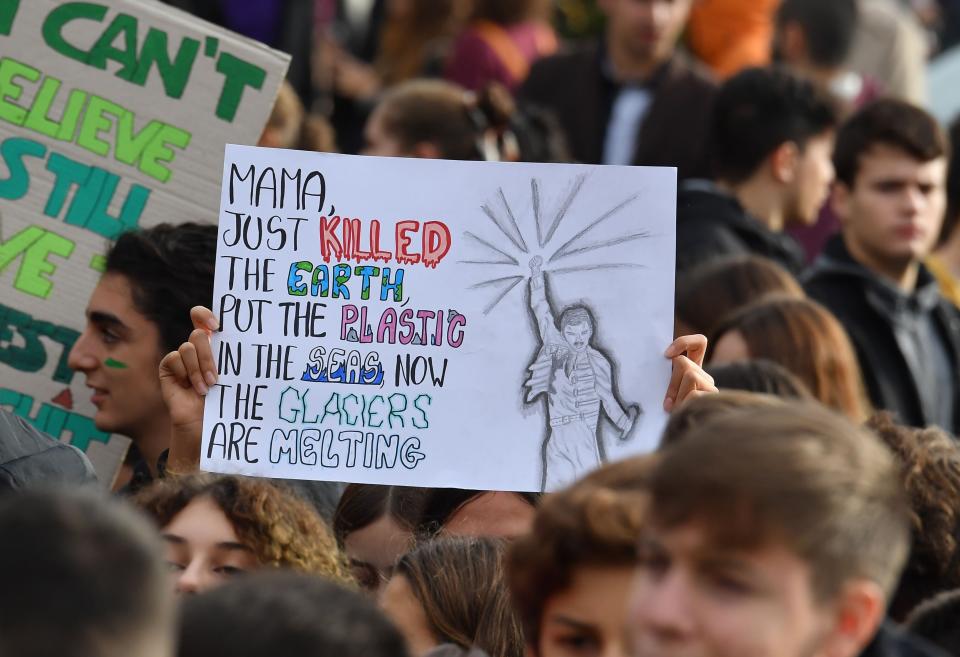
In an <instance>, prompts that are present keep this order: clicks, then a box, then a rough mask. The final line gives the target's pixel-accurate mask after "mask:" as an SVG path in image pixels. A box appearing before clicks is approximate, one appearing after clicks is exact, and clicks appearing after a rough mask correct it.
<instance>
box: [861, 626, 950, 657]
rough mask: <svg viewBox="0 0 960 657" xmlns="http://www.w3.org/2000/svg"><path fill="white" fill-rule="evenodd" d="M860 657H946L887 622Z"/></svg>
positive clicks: (929, 645) (917, 638)
mask: <svg viewBox="0 0 960 657" xmlns="http://www.w3.org/2000/svg"><path fill="white" fill-rule="evenodd" d="M860 657H947V654H946V653H945V652H942V651H941V650H940V649H939V648H938V647H936V646H934V645H932V644H930V643H929V642H927V641H924V640H923V639H921V638H920V637H917V636H913V635H912V634H909V633H908V632H906V631H904V630H902V629H900V628H899V627H897V626H896V625H894V624H893V623H891V622H889V621H887V622H885V623H884V624H883V625H881V626H880V630H879V631H878V632H877V635H876V636H875V637H874V638H873V641H871V642H870V645H869V646H867V648H866V650H864V651H863V652H862V653H860Z"/></svg>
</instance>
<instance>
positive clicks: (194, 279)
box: [68, 223, 217, 492]
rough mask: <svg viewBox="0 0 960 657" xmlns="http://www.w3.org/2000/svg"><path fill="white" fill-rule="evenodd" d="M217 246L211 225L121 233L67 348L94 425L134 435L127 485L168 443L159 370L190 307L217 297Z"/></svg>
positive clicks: (139, 479)
mask: <svg viewBox="0 0 960 657" xmlns="http://www.w3.org/2000/svg"><path fill="white" fill-rule="evenodd" d="M216 249H217V227H216V226H214V225H200V224H194V223H185V224H180V225H177V226H174V225H170V224H161V225H158V226H154V227H152V228H147V229H145V230H138V231H131V232H128V233H124V234H122V235H120V237H119V238H117V240H116V242H115V243H114V244H113V245H112V246H111V247H110V249H109V251H108V252H107V256H106V271H105V273H104V274H103V276H102V277H101V279H100V282H99V283H98V284H97V287H96V288H95V289H94V291H93V294H91V296H90V301H89V302H88V304H87V310H86V316H87V324H86V327H85V328H84V330H83V333H82V334H81V335H80V337H79V338H78V339H77V341H76V343H74V345H73V348H72V349H71V350H70V356H69V361H68V362H69V364H70V367H71V368H73V369H74V370H77V371H78V372H82V373H83V374H84V375H85V376H86V383H87V386H88V387H89V388H92V389H93V403H94V405H95V406H96V407H97V412H96V415H94V418H93V420H94V422H95V423H96V425H97V428H98V429H100V430H102V431H110V432H112V433H118V434H121V435H124V436H127V437H129V438H130V439H131V440H132V441H133V445H134V447H135V448H136V450H137V456H136V458H135V463H134V464H133V465H134V473H133V480H132V481H131V486H130V492H133V491H134V490H135V489H136V488H138V487H140V486H142V485H143V484H145V483H147V482H149V481H150V480H151V479H153V478H155V477H156V476H157V474H158V461H160V460H161V459H160V457H161V455H162V454H163V452H164V450H166V449H167V448H168V447H169V442H170V429H171V425H170V419H169V416H168V414H167V408H166V406H165V405H164V403H163V397H162V395H161V394H160V381H159V377H158V374H157V372H158V369H159V366H160V360H161V359H162V358H163V356H164V355H165V354H166V353H167V352H169V351H172V350H173V349H176V348H177V347H178V346H179V345H180V343H181V342H183V341H184V339H186V337H187V336H188V335H190V331H191V330H192V324H191V322H190V308H192V307H193V306H198V305H209V304H210V302H211V300H212V298H213V272H214V265H215V260H216Z"/></svg>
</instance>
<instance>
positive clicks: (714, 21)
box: [687, 0, 780, 78]
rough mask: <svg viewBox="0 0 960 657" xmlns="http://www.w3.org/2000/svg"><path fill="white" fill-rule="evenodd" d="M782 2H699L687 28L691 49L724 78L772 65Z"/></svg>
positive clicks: (754, 0)
mask: <svg viewBox="0 0 960 657" xmlns="http://www.w3.org/2000/svg"><path fill="white" fill-rule="evenodd" d="M779 4H780V1H779V0H698V1H697V2H694V3H693V10H692V11H691V13H690V22H689V24H688V25H687V43H688V45H689V47H690V50H691V51H693V53H694V54H695V55H696V56H697V57H699V58H700V59H701V60H703V61H704V62H705V63H706V64H707V65H708V66H709V67H710V68H711V69H712V70H713V72H714V73H716V74H717V76H719V77H720V78H727V77H729V76H731V75H733V74H735V73H737V72H738V71H740V70H742V69H744V68H747V67H750V66H764V65H766V64H769V63H770V47H771V44H772V43H773V19H774V16H775V14H776V11H777V6H778V5H779Z"/></svg>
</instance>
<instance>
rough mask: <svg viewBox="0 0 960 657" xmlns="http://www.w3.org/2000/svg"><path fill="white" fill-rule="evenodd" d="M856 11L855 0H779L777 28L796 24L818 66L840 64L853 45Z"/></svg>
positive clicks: (812, 58)
mask: <svg viewBox="0 0 960 657" xmlns="http://www.w3.org/2000/svg"><path fill="white" fill-rule="evenodd" d="M858 18H859V12H858V11H857V3H856V0H782V2H781V3H780V7H779V9H778V10H777V18H776V21H777V27H778V28H780V29H782V28H783V27H785V26H786V25H789V24H791V23H793V24H796V25H799V26H800V29H801V30H803V35H804V39H805V40H806V46H807V54H808V55H809V57H810V59H811V61H812V62H813V63H814V64H816V65H817V66H823V67H828V68H835V67H838V66H842V65H843V63H844V62H846V60H847V56H848V55H849V54H850V49H851V48H852V47H853V38H854V36H855V35H856V31H857V22H858Z"/></svg>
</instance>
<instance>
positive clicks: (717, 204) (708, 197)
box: [677, 180, 804, 277]
mask: <svg viewBox="0 0 960 657" xmlns="http://www.w3.org/2000/svg"><path fill="white" fill-rule="evenodd" d="M736 255H758V256H763V257H765V258H769V259H771V260H773V261H774V262H776V263H777V264H779V265H781V266H782V267H784V268H785V269H786V270H787V271H789V272H790V273H791V274H794V275H798V274H799V273H800V271H801V269H802V268H803V260H804V259H803V249H801V248H800V245H799V244H797V242H796V241H795V240H794V239H793V238H792V237H790V236H789V235H786V234H783V233H775V232H773V231H772V230H770V229H769V228H767V227H766V226H764V225H763V224H762V223H760V221H759V220H758V219H756V218H754V217H752V216H751V215H750V214H748V213H747V211H746V210H745V209H744V208H743V206H742V205H740V202H739V201H737V199H736V198H734V197H733V196H730V195H729V194H727V193H725V192H723V191H721V190H720V189H718V188H717V187H716V186H715V185H714V184H713V183H711V182H709V181H706V180H690V181H687V182H685V183H683V184H682V185H680V189H679V192H678V194H677V276H678V277H679V276H681V275H682V274H684V273H685V272H688V271H690V270H692V269H693V268H694V267H696V266H698V265H702V264H703V263H705V262H708V261H710V260H715V259H717V258H722V257H724V256H736Z"/></svg>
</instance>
